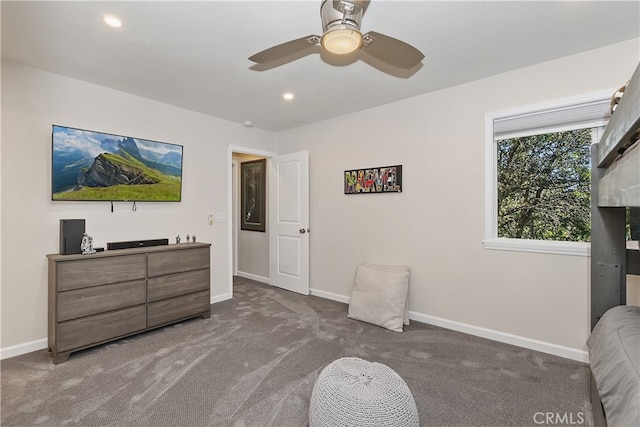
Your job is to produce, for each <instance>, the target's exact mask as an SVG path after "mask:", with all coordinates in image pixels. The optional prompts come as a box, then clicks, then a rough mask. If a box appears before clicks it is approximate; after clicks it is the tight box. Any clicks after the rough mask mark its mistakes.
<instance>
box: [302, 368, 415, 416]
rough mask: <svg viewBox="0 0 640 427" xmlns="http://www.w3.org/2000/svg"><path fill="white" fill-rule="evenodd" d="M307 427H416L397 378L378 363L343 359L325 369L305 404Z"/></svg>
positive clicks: (407, 392) (404, 386) (408, 393)
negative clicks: (307, 414)
mask: <svg viewBox="0 0 640 427" xmlns="http://www.w3.org/2000/svg"><path fill="white" fill-rule="evenodd" d="M309 426H310V427H329V426H331V427H334V426H394V427H402V426H411V427H414V426H415V427H418V426H419V421H418V409H417V408H416V402H415V400H413V396H412V395H411V391H410V390H409V387H407V384H406V383H405V382H404V380H403V379H402V378H400V375H398V374H397V373H396V372H395V371H394V370H393V369H391V368H390V367H388V366H386V365H383V364H382V363H376V362H368V361H366V360H363V359H359V358H357V357H344V358H342V359H338V360H335V361H333V362H331V363H330V364H329V365H327V366H326V367H325V368H324V369H323V370H322V372H321V373H320V375H319V376H318V379H317V380H316V383H315V385H314V386H313V392H312V393H311V402H310V403H309Z"/></svg>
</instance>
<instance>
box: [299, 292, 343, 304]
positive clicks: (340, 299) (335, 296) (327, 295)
mask: <svg viewBox="0 0 640 427" xmlns="http://www.w3.org/2000/svg"><path fill="white" fill-rule="evenodd" d="M309 293H310V294H311V295H315V296H317V297H320V298H324V299H330V300H332V301H338V302H343V303H345V304H349V299H350V298H349V297H345V296H344V295H338V294H334V293H332V292H325V291H321V290H319V289H309Z"/></svg>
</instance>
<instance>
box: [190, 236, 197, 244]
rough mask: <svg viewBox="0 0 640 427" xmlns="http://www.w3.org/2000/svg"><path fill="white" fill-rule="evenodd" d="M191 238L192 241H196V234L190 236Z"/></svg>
mask: <svg viewBox="0 0 640 427" xmlns="http://www.w3.org/2000/svg"><path fill="white" fill-rule="evenodd" d="M191 240H193V243H195V242H196V235H195V234H194V235H193V236H191Z"/></svg>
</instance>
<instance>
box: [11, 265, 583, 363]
mask: <svg viewBox="0 0 640 427" xmlns="http://www.w3.org/2000/svg"><path fill="white" fill-rule="evenodd" d="M243 274H246V273H242V274H241V273H240V272H238V276H241V277H246V278H248V279H253V280H257V281H264V280H260V277H261V276H255V275H251V276H252V277H248V276H245V275H243ZM256 277H258V278H256ZM262 279H265V278H264V277H262ZM266 280H267V282H265V283H268V279H266ZM310 291H311V295H314V296H317V297H320V298H325V299H329V300H332V301H338V302H341V303H345V304H348V303H349V299H350V298H349V297H347V296H344V295H339V294H334V293H332V292H325V291H321V290H318V289H310ZM231 298H232V297H231V295H229V294H228V293H227V294H222V295H216V296H212V297H211V304H214V303H216V302H221V301H226V300H228V299H231ZM409 318H410V319H411V320H415V321H417V322H422V323H427V324H429V325H434V326H440V327H442V328H446V329H451V330H454V331H458V332H464V333H466V334H469V335H474V336H477V337H482V338H487V339H490V340H493V341H498V342H502V343H505V344H511V345H515V346H518V347H523V348H528V349H530V350H535V351H540V352H542V353H548V354H553V355H554V356H560V357H564V358H566V359H572V360H577V361H578V362H584V363H589V354H588V353H587V352H586V351H584V350H578V349H575V348H570V347H565V346H561V345H557V344H552V343H548V342H545V341H538V340H534V339H531V338H525V337H521V336H518V335H512V334H508V333H506V332H500V331H495V330H493V329H487V328H482V327H479V326H473V325H469V324H466V323H460V322H455V321H453V320H447V319H443V318H440V317H436V316H429V315H426V314H421V313H416V312H415V311H410V312H409ZM47 346H48V343H47V339H46V338H43V339H40V340H36V341H31V342H28V343H24V344H19V345H14V346H12V347H7V348H4V349H0V360H3V359H8V358H9V357H14V356H20V355H21V354H26V353H31V352H32V351H37V350H42V349H44V348H47Z"/></svg>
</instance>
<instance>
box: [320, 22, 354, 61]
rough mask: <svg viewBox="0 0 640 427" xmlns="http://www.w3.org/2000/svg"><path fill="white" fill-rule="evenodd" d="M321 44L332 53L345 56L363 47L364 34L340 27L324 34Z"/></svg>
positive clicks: (346, 27)
mask: <svg viewBox="0 0 640 427" xmlns="http://www.w3.org/2000/svg"><path fill="white" fill-rule="evenodd" d="M320 44H321V45H322V48H323V49H326V50H328V51H329V52H331V53H335V54H338V55H344V54H347V53H351V52H353V51H356V50H358V49H360V47H362V34H361V33H360V31H357V30H354V29H353V28H350V27H348V26H344V27H338V28H335V29H331V30H329V31H327V32H326V33H324V35H323V36H322V39H321V40H320Z"/></svg>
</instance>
